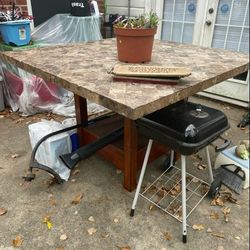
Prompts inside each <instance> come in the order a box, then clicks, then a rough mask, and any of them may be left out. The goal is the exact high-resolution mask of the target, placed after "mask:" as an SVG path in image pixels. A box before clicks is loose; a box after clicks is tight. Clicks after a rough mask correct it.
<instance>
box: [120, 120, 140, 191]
mask: <svg viewBox="0 0 250 250" xmlns="http://www.w3.org/2000/svg"><path fill="white" fill-rule="evenodd" d="M137 150H138V135H137V129H136V125H135V121H133V120H130V119H128V118H124V183H123V186H124V188H125V189H127V190H128V191H130V192H132V191H133V190H134V189H135V188H136V172H137Z"/></svg>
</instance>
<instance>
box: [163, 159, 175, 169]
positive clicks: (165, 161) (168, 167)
mask: <svg viewBox="0 0 250 250" xmlns="http://www.w3.org/2000/svg"><path fill="white" fill-rule="evenodd" d="M170 163H171V159H170V155H167V156H166V159H165V160H164V162H163V166H162V170H163V171H167V173H168V172H170V171H171V170H172V169H173V167H171V166H170ZM173 164H175V162H173Z"/></svg>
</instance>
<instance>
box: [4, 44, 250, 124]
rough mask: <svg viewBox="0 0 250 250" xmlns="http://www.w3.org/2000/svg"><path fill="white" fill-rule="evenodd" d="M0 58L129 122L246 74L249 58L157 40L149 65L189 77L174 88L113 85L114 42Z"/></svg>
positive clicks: (21, 53) (116, 83)
mask: <svg viewBox="0 0 250 250" xmlns="http://www.w3.org/2000/svg"><path fill="white" fill-rule="evenodd" d="M0 58H1V59H2V60H4V61H7V62H10V63H12V64H14V65H16V66H18V67H20V68H22V69H24V70H26V71H28V72H30V73H33V74H35V75H37V76H40V77H42V78H44V79H45V80H48V81H52V82H55V83H57V84H58V85H60V86H62V87H64V88H65V89H68V90H70V91H72V92H74V93H75V94H77V95H80V96H82V97H85V98H87V99H89V100H91V101H93V102H96V103H98V104H100V105H103V106H105V107H107V108H109V109H111V110H113V111H115V112H117V113H119V114H121V115H123V116H125V117H128V118H130V119H133V120H135V119H137V118H140V117H142V116H144V115H146V114H148V113H151V112H154V111H156V110H158V109H160V108H163V107H165V106H167V105H169V104H171V103H175V102H177V101H178V100H181V99H183V98H186V97H188V96H191V95H193V94H195V93H197V92H199V91H201V90H204V89H206V88H208V87H211V86H213V85H215V84H216V83H219V82H222V81H224V80H226V79H229V78H231V77H233V76H235V75H237V74H240V73H242V72H244V71H247V70H248V68H249V55H248V54H242V53H238V52H231V51H226V50H222V49H210V48H204V47H198V46H195V45H191V44H179V43H174V42H166V41H158V40H155V42H154V48H153V55H152V61H151V62H150V65H159V66H162V65H164V66H169V67H188V68H190V69H191V71H192V74H191V75H190V76H189V77H186V78H183V79H181V81H180V83H178V84H177V85H164V84H148V83H147V84H141V83H128V82H115V81H113V80H112V76H111V75H110V74H108V72H109V71H110V70H111V69H112V67H114V65H115V64H117V63H120V62H119V61H118V60H117V51H116V41H115V39H106V40H101V41H96V42H89V43H80V44H70V45H62V46H53V47H52V46H51V47H46V48H35V49H30V50H23V51H18V52H3V53H1V54H0Z"/></svg>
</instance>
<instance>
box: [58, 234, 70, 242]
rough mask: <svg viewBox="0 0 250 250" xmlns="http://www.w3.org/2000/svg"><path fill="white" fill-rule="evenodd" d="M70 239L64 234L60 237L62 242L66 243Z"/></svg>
mask: <svg viewBox="0 0 250 250" xmlns="http://www.w3.org/2000/svg"><path fill="white" fill-rule="evenodd" d="M67 239H68V236H67V235H66V234H62V235H61V236H60V240H62V241H65V240H67Z"/></svg>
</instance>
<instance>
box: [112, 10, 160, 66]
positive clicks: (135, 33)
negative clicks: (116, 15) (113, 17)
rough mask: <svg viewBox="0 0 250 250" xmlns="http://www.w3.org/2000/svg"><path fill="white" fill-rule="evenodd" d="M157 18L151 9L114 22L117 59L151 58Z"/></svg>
mask: <svg viewBox="0 0 250 250" xmlns="http://www.w3.org/2000/svg"><path fill="white" fill-rule="evenodd" d="M158 22H159V18H158V16H157V14H156V13H155V12H153V11H151V12H150V13H148V14H144V15H141V16H139V17H137V18H128V19H123V20H119V21H118V22H116V23H115V24H114V33H115V35H116V41H117V52H118V59H119V60H120V61H122V62H128V63H145V62H149V61H150V60H151V55H152V49H153V41H154V35H155V33H156V30H157V26H158Z"/></svg>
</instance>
